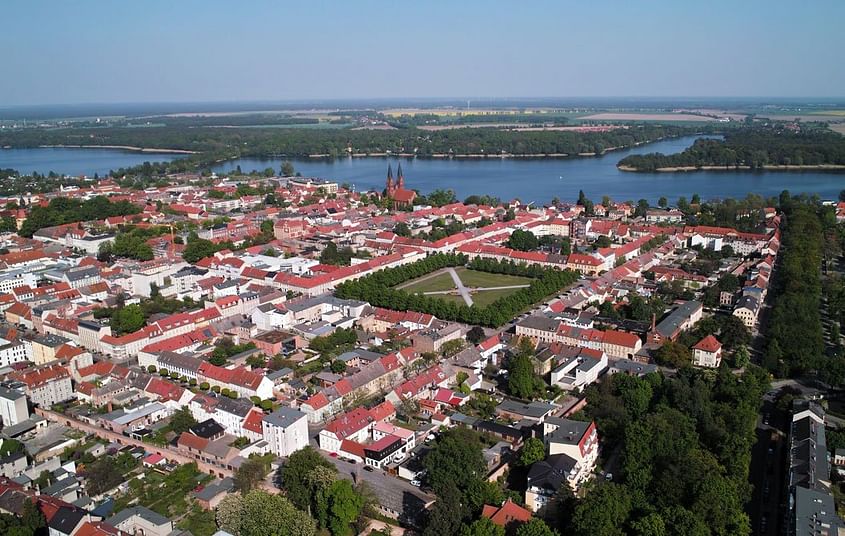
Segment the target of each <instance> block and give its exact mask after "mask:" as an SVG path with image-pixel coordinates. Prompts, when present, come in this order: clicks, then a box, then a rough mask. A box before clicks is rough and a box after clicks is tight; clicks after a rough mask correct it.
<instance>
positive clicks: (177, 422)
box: [170, 406, 197, 435]
mask: <svg viewBox="0 0 845 536" xmlns="http://www.w3.org/2000/svg"><path fill="white" fill-rule="evenodd" d="M196 424H197V420H196V419H195V418H194V416H193V415H192V414H191V410H190V409H188V406H182V407H181V408H179V409H177V410H176V411H175V412H173V416H172V417H170V429H171V430H173V431H174V432H175V433H176V435H179V434H181V433H182V432H187V431H188V430H190V429H191V427H193V426H196Z"/></svg>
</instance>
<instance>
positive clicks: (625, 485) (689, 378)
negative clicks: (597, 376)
mask: <svg viewBox="0 0 845 536" xmlns="http://www.w3.org/2000/svg"><path fill="white" fill-rule="evenodd" d="M768 389H769V383H768V377H767V374H766V373H765V371H763V370H762V369H760V368H758V367H754V366H751V367H749V368H748V369H747V370H746V371H745V372H744V373H743V374H742V375H740V376H737V375H734V374H732V373H731V371H730V369H728V368H727V367H722V368H720V369H719V370H718V371H701V370H694V369H691V368H684V369H681V370H680V371H679V372H678V374H677V375H676V376H674V377H664V376H663V375H662V374H650V375H648V376H646V377H642V378H638V377H634V376H626V375H622V374H617V375H614V376H613V377H612V378H610V380H609V381H605V382H601V383H600V384H598V385H596V386H591V387H590V388H588V390H587V400H588V405H587V407H586V409H585V410H584V413H585V415H584V417H585V418H587V417H589V418H593V419H595V420H596V423H597V426H598V429H599V434H600V435H601V437H602V443H603V445H604V451H605V453H606V455H607V453H610V452H613V450H614V449H619V451H620V452H619V453H620V455H621V460H622V474H621V475H618V476H619V477H620V478H616V479H615V482H596V483H594V484H593V485H592V486H591V489H589V490H588V491H587V493H586V495H585V496H584V498H583V499H582V500H574V499H572V498H571V497H567V496H564V497H562V500H561V503H560V508H561V512H560V518H561V520H562V525H561V528H562V529H564V532H563V533H564V534H575V535H579V536H580V535H584V536H587V535H589V536H615V535H622V534H636V535H654V534H673V535H676V536H692V535H697V536H706V535H725V536H728V535H731V536H734V535H739V536H742V535H748V534H750V533H751V530H750V526H749V520H748V516H747V515H746V513H745V512H744V505H745V503H746V502H747V501H748V500H749V499H750V498H751V487H750V485H749V483H748V471H749V466H750V462H751V446H752V445H753V443H754V440H755V436H754V428H755V425H756V419H757V414H758V411H759V408H760V404H761V402H762V396H763V394H764V393H765V392H766V391H767V390H768ZM567 529H569V530H567ZM570 531H571V532H570Z"/></svg>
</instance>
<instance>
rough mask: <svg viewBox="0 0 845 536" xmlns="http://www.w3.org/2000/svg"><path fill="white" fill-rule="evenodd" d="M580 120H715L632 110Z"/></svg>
mask: <svg viewBox="0 0 845 536" xmlns="http://www.w3.org/2000/svg"><path fill="white" fill-rule="evenodd" d="M581 119H582V120H591V121H691V122H696V123H700V122H708V121H716V120H717V119H715V118H713V117H706V116H703V115H695V114H683V113H669V112H666V113H632V112H604V113H599V114H593V115H586V116H583V117H581Z"/></svg>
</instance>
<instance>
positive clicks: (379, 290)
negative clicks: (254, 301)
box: [335, 253, 578, 327]
mask: <svg viewBox="0 0 845 536" xmlns="http://www.w3.org/2000/svg"><path fill="white" fill-rule="evenodd" d="M464 265H467V257H466V255H461V254H454V253H437V254H434V255H430V256H428V257H426V258H425V259H423V260H420V261H417V262H415V263H411V264H406V265H404V266H398V267H396V268H388V269H386V270H381V271H379V272H376V273H374V274H370V275H368V276H365V277H362V278H360V279H356V280H354V281H346V282H344V283H341V284H340V285H338V286H337V288H336V289H335V295H336V296H338V297H339V298H343V299H356V300H363V301H366V302H368V303H370V304H371V305H374V306H376V307H385V308H387V309H393V310H396V311H418V312H421V313H428V314H432V315H434V316H436V317H437V318H439V319H441V320H450V321H456V322H464V323H467V324H475V325H482V326H490V327H497V326H501V325H502V324H504V323H506V322H508V321H510V320H511V319H512V318H514V317H515V316H517V315H518V314H519V313H520V312H522V311H523V310H525V309H527V308H528V307H530V306H532V305H534V304H535V303H538V302H540V301H542V300H544V299H545V298H546V297H548V296H551V295H553V294H556V293H558V292H559V291H560V290H561V289H563V288H564V287H566V286H569V285H571V284H572V283H574V282H575V281H576V280H577V279H578V274H577V273H576V272H571V271H568V270H564V271H561V270H557V269H551V268H543V267H541V266H536V265H524V264H516V263H514V262H512V261H494V260H489V259H476V260H473V261H472V262H471V263H469V265H468V267H469V268H470V269H473V270H480V271H486V272H492V273H502V274H510V275H521V276H525V277H532V278H534V281H532V282H531V284H530V285H529V286H528V287H526V288H521V289H519V290H517V291H516V292H514V293H512V294H509V295H507V296H502V297H501V298H499V299H498V300H496V301H495V302H493V303H492V304H490V305H489V306H488V307H483V308H481V307H477V306H475V305H473V306H472V307H469V306H467V305H465V304H458V303H456V302H453V301H447V300H443V299H440V298H437V297H435V296H425V295H422V294H412V293H409V292H407V291H404V290H400V289H396V288H393V287H395V286H396V285H399V284H401V283H404V282H406V281H410V280H412V279H416V278H418V277H422V276H424V275H427V274H430V273H431V272H434V271H436V270H440V269H442V268H447V267H455V266H464Z"/></svg>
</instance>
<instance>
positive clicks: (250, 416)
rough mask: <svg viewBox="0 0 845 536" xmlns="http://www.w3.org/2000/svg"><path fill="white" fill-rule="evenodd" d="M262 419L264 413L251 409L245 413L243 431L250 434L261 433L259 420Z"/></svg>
mask: <svg viewBox="0 0 845 536" xmlns="http://www.w3.org/2000/svg"><path fill="white" fill-rule="evenodd" d="M263 418H264V412H263V411H261V410H260V409H258V408H252V409H251V410H249V413H247V415H246V418H245V419H244V422H243V425H242V426H243V428H244V430H249V431H250V432H255V433H256V434H260V433H261V420H262V419H263Z"/></svg>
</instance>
